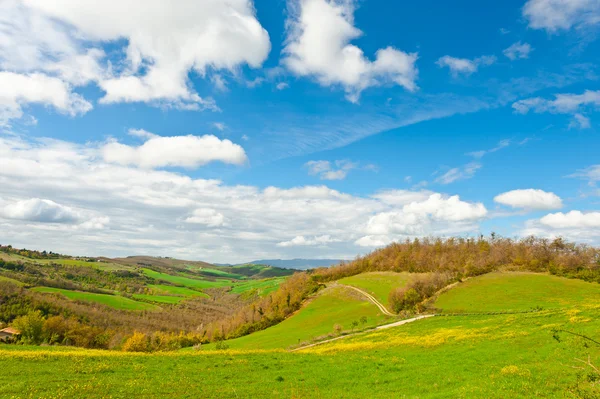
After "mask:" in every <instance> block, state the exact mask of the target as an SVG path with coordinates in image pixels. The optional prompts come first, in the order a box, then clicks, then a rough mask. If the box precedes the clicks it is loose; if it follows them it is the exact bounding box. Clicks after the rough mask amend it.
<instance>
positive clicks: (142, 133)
mask: <svg viewBox="0 0 600 399" xmlns="http://www.w3.org/2000/svg"><path fill="white" fill-rule="evenodd" d="M127 134H129V135H130V136H134V137H138V138H141V139H144V140H149V139H153V138H155V137H159V136H158V135H156V134H154V133H151V132H149V131H147V130H144V129H129V130H128V131H127Z"/></svg>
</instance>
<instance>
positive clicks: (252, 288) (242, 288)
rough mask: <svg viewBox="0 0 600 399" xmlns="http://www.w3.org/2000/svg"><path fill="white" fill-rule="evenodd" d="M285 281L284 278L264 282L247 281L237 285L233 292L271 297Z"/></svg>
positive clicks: (274, 278)
mask: <svg viewBox="0 0 600 399" xmlns="http://www.w3.org/2000/svg"><path fill="white" fill-rule="evenodd" d="M284 281H285V278H284V277H273V278H269V279H264V280H247V281H242V282H239V283H236V284H235V285H234V286H233V288H232V289H231V292H233V293H234V294H243V293H254V292H255V293H256V294H257V295H259V296H266V295H269V294H270V293H271V292H273V291H275V290H276V289H277V288H279V286H280V285H281V283H283V282H284Z"/></svg>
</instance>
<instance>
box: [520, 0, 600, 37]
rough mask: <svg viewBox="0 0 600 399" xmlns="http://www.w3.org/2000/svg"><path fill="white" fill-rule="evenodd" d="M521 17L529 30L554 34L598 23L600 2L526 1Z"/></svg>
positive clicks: (566, 0) (593, 0)
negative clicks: (526, 21) (526, 22)
mask: <svg viewBox="0 0 600 399" xmlns="http://www.w3.org/2000/svg"><path fill="white" fill-rule="evenodd" d="M523 16H524V17H525V18H526V19H527V20H528V22H529V27H530V28H534V29H545V30H546V31H548V32H549V33H555V32H557V31H560V30H569V29H571V28H572V27H585V26H589V25H595V24H597V23H598V22H600V1H598V0H528V1H527V3H525V6H524V7H523Z"/></svg>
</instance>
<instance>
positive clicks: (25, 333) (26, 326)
mask: <svg viewBox="0 0 600 399" xmlns="http://www.w3.org/2000/svg"><path fill="white" fill-rule="evenodd" d="M13 326H14V327H15V328H16V329H17V330H19V331H21V340H22V341H23V342H25V343H27V344H34V345H39V344H41V343H42V340H43V338H44V317H43V316H42V312H40V311H39V310H36V311H32V312H29V313H27V314H26V315H25V316H21V317H17V318H16V319H15V321H14V322H13Z"/></svg>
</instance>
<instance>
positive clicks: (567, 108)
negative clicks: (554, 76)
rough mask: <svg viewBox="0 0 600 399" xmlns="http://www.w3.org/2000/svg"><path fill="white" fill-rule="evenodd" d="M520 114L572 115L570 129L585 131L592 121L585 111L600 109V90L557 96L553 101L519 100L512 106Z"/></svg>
mask: <svg viewBox="0 0 600 399" xmlns="http://www.w3.org/2000/svg"><path fill="white" fill-rule="evenodd" d="M512 107H513V109H514V110H515V112H516V113H518V114H527V113H528V112H529V111H533V112H536V113H543V112H549V113H553V114H572V115H573V120H572V121H571V123H570V124H569V127H579V128H581V129H585V128H588V127H590V125H591V124H590V120H589V118H588V117H586V116H585V115H584V114H582V112H583V111H585V110H587V109H591V110H595V109H597V108H598V107H600V90H596V91H593V90H586V91H584V92H583V93H582V94H572V93H565V94H556V95H555V96H554V99H553V100H547V99H544V98H541V97H532V98H527V99H524V100H519V101H517V102H515V103H513V105H512Z"/></svg>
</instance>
